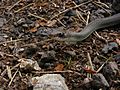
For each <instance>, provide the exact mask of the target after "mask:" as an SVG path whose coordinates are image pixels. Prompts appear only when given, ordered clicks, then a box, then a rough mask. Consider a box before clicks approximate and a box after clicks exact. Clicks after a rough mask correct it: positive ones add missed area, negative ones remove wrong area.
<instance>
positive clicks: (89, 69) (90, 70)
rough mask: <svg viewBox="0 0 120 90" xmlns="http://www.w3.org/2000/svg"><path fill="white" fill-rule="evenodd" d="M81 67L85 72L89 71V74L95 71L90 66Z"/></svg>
mask: <svg viewBox="0 0 120 90" xmlns="http://www.w3.org/2000/svg"><path fill="white" fill-rule="evenodd" d="M83 69H84V70H85V71H86V72H87V73H90V74H94V73H96V71H95V70H92V69H91V68H86V67H83Z"/></svg>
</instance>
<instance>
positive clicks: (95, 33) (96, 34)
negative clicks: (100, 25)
mask: <svg viewBox="0 0 120 90" xmlns="http://www.w3.org/2000/svg"><path fill="white" fill-rule="evenodd" d="M94 35H95V36H97V37H98V38H99V39H101V40H103V41H105V42H106V43H107V42H108V41H107V40H106V39H105V38H104V37H102V36H100V35H99V34H98V33H97V31H95V32H94Z"/></svg>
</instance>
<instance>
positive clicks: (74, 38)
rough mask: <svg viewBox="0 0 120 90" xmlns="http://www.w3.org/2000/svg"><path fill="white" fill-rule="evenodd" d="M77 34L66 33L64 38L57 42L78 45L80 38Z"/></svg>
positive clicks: (58, 39)
mask: <svg viewBox="0 0 120 90" xmlns="http://www.w3.org/2000/svg"><path fill="white" fill-rule="evenodd" d="M75 34H76V33H73V32H72V33H70V32H69V33H65V37H64V38H58V37H57V38H55V40H57V41H62V42H65V43H66V44H76V43H77V42H79V41H80V38H79V36H78V35H75Z"/></svg>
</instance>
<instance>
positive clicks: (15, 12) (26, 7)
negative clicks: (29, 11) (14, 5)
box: [15, 3, 34, 13]
mask: <svg viewBox="0 0 120 90" xmlns="http://www.w3.org/2000/svg"><path fill="white" fill-rule="evenodd" d="M33 4H34V3H30V4H28V5H27V6H24V7H22V8H20V9H18V10H17V11H15V13H18V12H19V11H21V10H23V9H25V8H27V7H29V6H31V5H33Z"/></svg>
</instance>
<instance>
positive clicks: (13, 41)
mask: <svg viewBox="0 0 120 90" xmlns="http://www.w3.org/2000/svg"><path fill="white" fill-rule="evenodd" d="M21 40H23V39H17V40H12V41H5V42H1V43H0V45H1V44H5V43H11V42H18V41H21Z"/></svg>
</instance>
